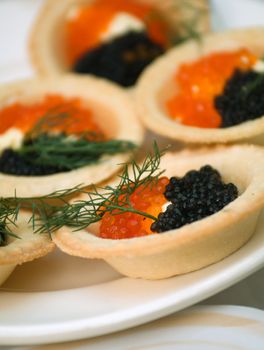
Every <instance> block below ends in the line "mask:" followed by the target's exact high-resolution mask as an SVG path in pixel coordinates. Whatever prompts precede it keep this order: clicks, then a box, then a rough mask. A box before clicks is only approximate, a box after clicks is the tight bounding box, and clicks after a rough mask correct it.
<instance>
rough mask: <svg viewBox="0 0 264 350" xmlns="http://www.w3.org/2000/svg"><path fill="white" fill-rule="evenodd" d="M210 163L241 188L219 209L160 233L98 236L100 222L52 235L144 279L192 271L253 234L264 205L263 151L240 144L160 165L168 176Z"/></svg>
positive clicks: (65, 246)
mask: <svg viewBox="0 0 264 350" xmlns="http://www.w3.org/2000/svg"><path fill="white" fill-rule="evenodd" d="M206 164H210V165H212V166H213V167H215V168H216V169H218V170H219V171H220V173H221V175H222V177H223V180H224V181H225V182H226V183H227V182H233V183H235V184H236V186H237V187H238V190H239V194H240V195H239V197H238V198H237V199H236V200H234V201H233V202H231V203H229V204H228V205H227V206H226V207H224V208H223V209H222V210H220V211H219V212H217V213H215V214H213V215H211V216H208V217H207V218H204V219H202V220H199V221H196V222H194V223H192V224H188V225H185V226H183V227H182V228H179V229H175V230H170V231H167V232H164V233H162V234H153V235H149V236H144V237H137V238H130V239H121V240H112V239H102V238H100V237H98V236H96V235H95V234H94V233H95V232H96V227H91V228H89V227H88V228H87V230H80V231H77V232H73V230H72V229H71V228H69V227H63V228H61V229H60V230H59V231H57V232H56V233H55V234H54V237H53V240H54V242H55V244H56V245H57V246H58V247H59V248H60V249H61V250H63V251H64V252H66V253H68V254H71V255H75V256H80V257H85V258H99V259H104V260H105V261H106V262H107V263H109V264H110V265H111V266H113V267H114V268H115V269H116V270H117V271H119V272H120V273H121V274H123V275H126V276H129V277H133V278H144V279H162V278H167V277H171V276H174V275H179V274H184V273H188V272H191V271H195V270H198V269H201V268H203V267H205V266H208V265H210V264H213V263H215V262H217V261H219V260H221V259H223V258H225V257H226V256H228V255H230V254H231V253H233V252H235V251H236V250H238V249H239V248H240V247H241V246H243V245H244V244H245V243H246V242H247V241H248V240H249V239H250V237H251V236H252V234H253V233H254V229H255V226H256V223H257V219H258V215H259V213H260V210H261V208H262V207H263V206H264V150H263V149H262V148H259V147H256V146H253V145H252V146H248V145H244V146H243V145H242V146H233V147H224V146H223V147H221V146H219V147H217V148H215V149H202V150H200V151H197V152H191V151H182V152H180V153H169V154H167V155H165V156H164V157H163V158H162V162H161V167H160V168H161V169H166V172H165V175H167V176H169V177H171V176H175V175H176V176H183V175H184V174H185V173H186V172H187V171H188V170H191V169H199V168H200V167H201V166H203V165H206ZM82 199H84V198H82ZM97 230H98V227H97ZM89 231H90V232H89Z"/></svg>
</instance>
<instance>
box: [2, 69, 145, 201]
mask: <svg viewBox="0 0 264 350" xmlns="http://www.w3.org/2000/svg"><path fill="white" fill-rule="evenodd" d="M52 93H54V94H60V95H62V96H63V97H64V98H72V97H77V98H79V99H80V100H81V102H82V103H83V104H84V106H85V107H86V106H87V108H89V110H91V111H92V113H93V116H94V117H95V120H96V122H97V124H98V125H99V126H100V128H101V129H102V131H103V132H104V133H105V135H106V136H107V137H108V138H109V139H119V140H126V141H131V142H133V143H134V144H135V145H139V144H140V143H141V141H142V139H143V129H142V127H141V125H140V123H139V121H138V120H137V118H136V116H135V112H134V108H133V106H132V105H131V103H130V101H129V99H128V97H127V96H126V94H125V93H124V92H123V91H122V90H121V89H119V88H118V87H116V86H115V85H113V84H111V83H108V82H105V81H103V80H100V79H97V78H92V77H76V76H72V75H67V76H64V77H50V78H46V79H39V78H37V79H34V80H26V81H21V82H16V83H12V84H9V85H4V86H2V87H1V88H0V108H3V107H5V106H8V105H9V104H12V103H14V102H22V103H24V104H29V105H30V104H34V102H36V101H40V100H41V99H42V98H43V96H45V95H46V94H52ZM4 137H5V134H2V135H0V145H1V150H3V146H2V140H3V138H4ZM129 157H130V155H129V153H128V152H127V153H122V154H121V153H120V154H116V155H112V156H103V157H102V159H100V161H99V162H98V164H91V165H87V166H83V167H81V168H77V169H74V170H71V171H69V172H61V173H57V174H52V175H47V176H16V175H8V174H4V173H0V181H1V182H2V183H3V184H4V186H1V190H0V195H1V196H2V197H12V196H13V195H14V193H16V196H19V197H36V196H42V195H46V194H49V193H51V192H53V191H57V190H59V189H66V188H72V187H74V186H76V185H80V184H82V185H89V184H91V183H98V182H100V181H102V180H104V179H106V178H109V177H110V176H111V175H113V174H114V173H115V172H117V171H118V169H119V167H120V163H123V162H125V161H127V160H128V158H129ZM118 164H119V165H118Z"/></svg>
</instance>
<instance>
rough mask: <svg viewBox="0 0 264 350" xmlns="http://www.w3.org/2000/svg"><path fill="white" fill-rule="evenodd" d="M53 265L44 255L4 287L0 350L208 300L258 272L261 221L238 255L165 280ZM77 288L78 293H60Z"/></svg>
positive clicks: (263, 245) (124, 324) (262, 250)
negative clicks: (122, 275) (26, 289)
mask: <svg viewBox="0 0 264 350" xmlns="http://www.w3.org/2000/svg"><path fill="white" fill-rule="evenodd" d="M58 258H59V259H57V258H56V256H53V255H51V256H50V257H49V256H47V257H46V258H43V259H40V260H37V261H36V262H33V263H30V264H25V265H22V267H20V268H19V269H20V270H17V272H15V273H14V275H13V276H11V278H10V280H9V281H7V283H6V284H5V288H9V289H10V291H2V292H1V298H0V310H1V313H0V344H2V345H7V344H17V345H22V344H36V343H50V342H59V341H67V340H75V339H82V338H88V337H92V336H96V335H102V334H107V333H110V332H114V331H117V330H122V329H126V328H129V327H132V326H135V325H139V324H143V323H145V322H148V321H150V320H154V319H157V318H159V317H162V316H165V315H168V314H171V313H173V312H175V311H177V310H181V309H183V308H186V307H187V306H190V305H193V304H195V303H197V302H198V301H200V300H203V299H205V298H208V297H209V296H211V295H213V294H216V293H217V292H219V291H221V290H224V289H225V288H227V287H229V286H231V285H233V284H235V283H236V282H238V281H239V280H241V279H243V278H245V277H246V276H248V275H249V274H251V273H253V272H254V271H256V270H257V269H258V268H260V267H261V266H262V265H264V215H263V214H262V216H261V218H260V220H259V223H258V227H257V229H256V232H255V234H254V236H253V237H252V239H251V240H250V241H249V242H248V243H247V244H246V245H245V246H244V247H243V248H241V249H240V250H239V251H237V252H236V253H234V254H233V255H231V256H230V257H228V258H226V259H224V260H223V261H221V262H219V263H217V264H214V265H212V266H209V267H207V268H205V269H202V270H200V271H196V272H193V273H190V274H187V275H183V276H178V277H174V278H170V279H167V280H161V281H143V280H135V279H129V278H124V277H121V276H119V275H117V274H116V273H115V272H114V271H113V270H112V269H111V268H109V266H107V265H105V264H104V263H101V262H96V261H88V260H83V259H78V258H72V257H67V256H66V255H62V256H59V257H58ZM16 274H17V276H16ZM60 277H61V278H60ZM39 283H41V284H39ZM78 285H79V286H80V285H81V286H82V287H81V288H74V289H67V288H72V287H77V286H78ZM85 286H86V287H85ZM17 288H18V289H19V290H18V291H17V292H16V291H14V290H15V289H17ZM25 288H31V290H32V292H25V291H24V290H25ZM39 290H46V291H44V292H40V291H39Z"/></svg>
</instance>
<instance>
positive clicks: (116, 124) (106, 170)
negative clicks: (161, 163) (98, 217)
mask: <svg viewBox="0 0 264 350" xmlns="http://www.w3.org/2000/svg"><path fill="white" fill-rule="evenodd" d="M142 138H143V130H142V127H141V126H140V123H139V122H138V121H137V118H136V116H135V112H134V108H133V106H131V104H130V101H129V99H128V97H127V96H126V95H125V93H124V92H123V91H121V90H120V89H119V88H118V87H115V86H113V85H111V83H107V82H104V81H101V80H99V79H96V78H89V77H85V78H84V77H74V76H70V75H68V76H64V77H61V78H55V77H54V78H47V79H34V80H29V81H22V82H17V83H13V84H10V85H7V86H2V87H1V88H0V180H1V181H2V183H4V184H5V186H2V187H1V190H0V195H1V196H3V197H10V196H14V194H15V193H16V195H17V196H20V197H34V196H40V195H44V194H48V193H51V192H54V191H56V190H59V189H63V188H72V187H74V186H76V185H79V184H82V185H89V184H91V183H98V182H100V181H102V180H104V179H106V178H108V177H110V176H111V175H112V174H114V173H115V172H117V171H118V169H119V167H120V166H121V165H120V164H121V163H123V162H125V161H126V160H128V158H129V157H130V154H131V151H133V150H134V149H135V147H136V146H138V145H139V144H140V143H141V140H142Z"/></svg>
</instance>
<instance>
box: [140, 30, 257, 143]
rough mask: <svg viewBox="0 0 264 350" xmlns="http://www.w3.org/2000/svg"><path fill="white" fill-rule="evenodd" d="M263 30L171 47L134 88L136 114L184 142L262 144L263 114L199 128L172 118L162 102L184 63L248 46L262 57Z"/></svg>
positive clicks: (153, 127)
mask: <svg viewBox="0 0 264 350" xmlns="http://www.w3.org/2000/svg"><path fill="white" fill-rule="evenodd" d="M263 34H264V29H263V28H261V27H259V28H250V29H239V30H232V31H226V32H222V33H213V34H208V35H205V36H204V37H201V39H200V40H199V41H194V40H192V41H189V42H187V43H185V44H183V45H181V46H180V47H177V48H174V49H171V50H170V51H169V52H167V53H166V54H165V55H164V56H163V57H161V58H159V59H158V60H157V61H156V62H154V63H153V64H152V65H150V66H149V67H148V68H147V69H146V70H145V72H144V73H143V75H142V76H141V78H140V80H139V82H138V85H137V88H136V103H137V108H138V112H139V115H140V117H141V119H142V121H143V123H144V124H145V126H146V127H148V128H149V129H151V130H153V131H155V132H156V133H157V134H161V135H165V136H167V137H169V138H172V139H175V140H180V141H183V142H185V143H203V144H211V143H233V142H249V143H256V144H263V140H264V137H263V134H264V117H263V116H259V118H256V119H254V120H250V121H247V122H243V123H241V124H238V125H235V126H231V127H226V128H202V127H194V126H187V125H184V124H181V123H180V122H177V121H175V120H172V119H171V118H170V117H169V115H168V111H167V110H166V108H165V101H166V100H167V99H168V98H170V97H171V96H172V94H173V93H175V91H177V85H176V81H174V80H173V76H174V75H175V73H176V72H177V70H178V69H179V67H180V66H181V64H183V63H190V62H195V61H196V60H197V59H199V58H201V57H204V56H207V55H209V54H212V53H217V52H234V51H235V50H237V49H241V48H248V49H249V50H250V52H252V53H253V54H255V55H256V56H257V57H259V58H261V57H262V56H263V53H264V47H263V45H262V37H263Z"/></svg>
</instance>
